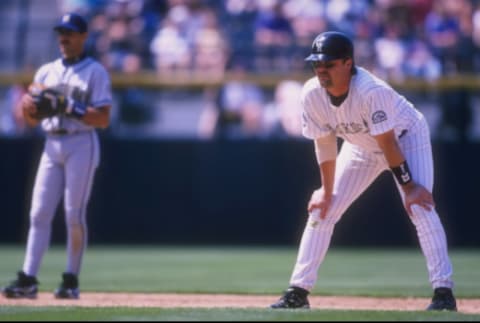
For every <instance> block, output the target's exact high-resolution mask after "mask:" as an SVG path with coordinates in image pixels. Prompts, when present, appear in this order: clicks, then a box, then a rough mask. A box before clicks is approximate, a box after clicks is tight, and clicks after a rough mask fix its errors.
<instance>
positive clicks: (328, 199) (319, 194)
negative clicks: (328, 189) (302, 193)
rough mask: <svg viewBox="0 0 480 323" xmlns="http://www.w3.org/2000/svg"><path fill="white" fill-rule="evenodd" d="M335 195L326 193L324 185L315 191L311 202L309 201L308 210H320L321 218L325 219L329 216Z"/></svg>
mask: <svg viewBox="0 0 480 323" xmlns="http://www.w3.org/2000/svg"><path fill="white" fill-rule="evenodd" d="M333 198H334V196H333V194H326V193H325V190H324V189H323V187H321V188H319V189H318V190H316V191H314V192H313V194H312V197H311V198H310V202H309V203H308V212H310V213H311V212H313V211H315V210H319V211H320V219H325V217H326V216H327V212H328V209H329V208H330V205H331V204H332V200H333Z"/></svg>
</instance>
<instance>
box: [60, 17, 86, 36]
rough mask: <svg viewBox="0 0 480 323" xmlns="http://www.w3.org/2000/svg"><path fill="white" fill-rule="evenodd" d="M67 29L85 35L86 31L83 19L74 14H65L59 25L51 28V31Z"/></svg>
mask: <svg viewBox="0 0 480 323" xmlns="http://www.w3.org/2000/svg"><path fill="white" fill-rule="evenodd" d="M60 29H68V30H72V31H76V32H78V33H85V32H87V30H88V27H87V22H86V21H85V19H84V18H83V17H82V16H80V15H78V14H76V13H67V14H65V15H63V16H62V18H61V20H60V22H59V23H57V24H56V25H55V27H53V30H55V31H58V30H60Z"/></svg>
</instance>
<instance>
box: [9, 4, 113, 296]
mask: <svg viewBox="0 0 480 323" xmlns="http://www.w3.org/2000/svg"><path fill="white" fill-rule="evenodd" d="M87 29H88V28H87V22H86V21H85V19H84V18H83V17H82V16H80V15H77V14H73V13H72V14H66V15H64V16H63V17H62V18H61V21H60V22H59V23H58V24H57V25H55V27H54V30H55V32H56V34H57V36H58V44H59V48H60V51H61V54H62V57H61V58H59V59H57V60H55V61H53V62H50V63H47V64H45V65H43V66H41V67H40V68H39V69H38V71H37V72H36V74H35V76H34V80H33V83H34V84H40V85H42V86H43V87H45V88H49V89H54V90H55V91H56V92H55V93H60V94H61V95H60V97H59V98H55V97H52V96H50V97H49V98H50V99H51V100H56V99H58V100H59V101H58V102H57V101H55V102H53V105H54V106H55V107H56V108H57V105H60V100H61V102H64V109H62V110H59V113H57V114H55V115H53V116H50V117H47V118H43V119H41V120H39V119H38V118H36V117H35V115H36V112H37V109H38V108H39V104H38V102H37V101H35V100H34V98H33V97H32V95H30V94H26V95H24V96H23V98H22V101H21V103H20V106H19V109H22V111H23V116H24V118H25V120H26V121H27V123H28V124H29V125H30V126H32V127H33V126H36V125H38V124H40V125H41V127H42V129H43V130H44V131H45V133H46V140H45V146H44V150H43V153H42V156H41V159H40V163H39V166H38V171H37V175H36V179H35V184H34V185H35V186H34V189H33V196H32V202H31V209H30V229H29V232H28V242H27V247H26V255H25V259H24V263H23V269H22V270H21V271H19V272H18V273H17V279H16V280H14V281H12V282H11V283H10V285H8V286H7V287H5V288H3V290H2V293H3V295H4V296H5V297H8V298H36V296H37V291H38V289H37V285H38V281H37V278H36V276H37V274H38V271H39V268H40V265H41V261H42V258H43V256H44V254H45V252H46V250H47V248H48V246H49V243H50V234H51V222H52V219H53V217H54V214H55V210H56V208H57V206H58V204H59V202H60V199H61V198H62V196H63V197H64V204H65V205H64V209H65V222H66V229H67V237H68V238H67V247H66V249H67V262H66V268H65V272H64V273H63V275H62V278H63V279H62V281H61V284H60V286H59V288H58V289H56V290H55V292H54V295H55V297H56V298H65V299H76V298H79V293H80V292H79V282H78V277H79V274H80V269H81V264H82V256H83V254H84V252H85V248H86V245H87V222H86V208H87V203H88V200H89V197H90V192H91V188H92V183H93V179H94V173H95V169H96V168H97V166H98V164H99V161H100V151H99V140H98V137H97V133H96V131H95V128H106V127H107V126H108V125H109V120H110V109H111V104H112V93H111V82H110V78H109V75H108V73H107V71H106V70H105V69H104V68H103V66H102V65H100V64H99V63H98V62H96V61H95V60H93V59H92V58H89V57H88V56H87V55H86V53H85V49H84V45H85V41H86V40H87V36H88V30H87ZM52 91H53V90H52Z"/></svg>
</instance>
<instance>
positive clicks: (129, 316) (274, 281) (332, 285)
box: [0, 245, 480, 321]
mask: <svg viewBox="0 0 480 323" xmlns="http://www.w3.org/2000/svg"><path fill="white" fill-rule="evenodd" d="M450 255H451V258H452V262H453V265H454V279H455V282H456V288H455V292H456V296H457V297H458V298H480V271H479V270H478V268H480V252H479V250H451V251H450ZM23 256H24V246H10V245H0V259H1V262H0V284H2V285H4V284H6V283H8V282H9V281H10V280H12V279H13V278H14V275H15V272H16V271H17V270H18V269H20V268H21V266H22V263H23ZM295 257H296V249H295V248H267V247H256V248H254V247H248V248H247V247H243V248H241V247H226V246H209V247H171V246H142V247H131V246H115V247H111V246H90V247H89V249H88V250H87V253H86V254H85V258H84V265H83V271H82V276H81V289H82V291H83V292H87V291H89V292H95V291H98V292H147V293H173V292H175V293H235V294H259V295H261V294H268V295H280V293H281V291H282V290H283V289H284V288H285V287H286V286H287V284H288V279H289V277H290V274H291V270H292V267H293V264H294V261H295ZM64 263H65V252H64V249H63V246H62V247H60V246H54V247H52V248H50V250H49V251H48V252H47V254H46V256H45V258H44V260H43V265H42V268H41V271H40V273H39V275H38V278H39V280H40V286H39V288H40V291H45V292H50V291H52V290H53V289H54V288H55V287H56V286H57V285H58V283H59V279H60V274H61V272H62V271H63V270H64ZM313 294H315V295H352V296H380V297H430V296H431V288H430V285H429V283H428V278H427V272H426V268H425V261H424V258H423V256H422V254H421V252H420V250H416V249H411V250H402V249H394V250H389V249H339V248H332V249H331V250H330V252H329V253H328V254H327V257H326V259H325V262H324V264H323V266H322V267H321V268H320V271H319V280H318V283H317V285H316V288H315V290H314V291H313ZM266 305H267V306H268V304H266ZM0 320H1V321H12V320H22V321H31V320H35V321H39V320H49V321H51V320H72V321H75V320H77V321H78V320H82V321H83V320H102V321H111V320H114V321H120V320H157V321H158V320H163V321H165V320H169V321H170V320H184V321H204V320H205V321H212V320H223V321H226V320H228V321H233V320H235V321H238V320H244V321H250V320H261V321H283V320H285V321H292V320H293V321H301V320H317V321H325V320H355V321H377V320H387V321H396V320H406V321H410V320H426V321H429V320H430V321H439V320H445V321H447V320H457V321H466V320H472V321H479V320H480V315H466V314H460V313H427V312H393V311H340V310H328V311H327V310H311V311H272V310H269V309H265V310H262V309H194V308H192V309H189V308H183V309H180V308H168V309H161V308H158V309H157V308H76V307H73V308H72V307H21V306H3V307H0Z"/></svg>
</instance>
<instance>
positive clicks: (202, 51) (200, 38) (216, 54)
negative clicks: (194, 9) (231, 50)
mask: <svg viewBox="0 0 480 323" xmlns="http://www.w3.org/2000/svg"><path fill="white" fill-rule="evenodd" d="M200 17H201V18H202V23H201V25H200V26H199V28H198V29H197V31H196V33H195V40H194V42H193V49H192V51H193V70H194V71H195V72H196V73H198V74H199V75H208V76H209V77H212V78H219V77H223V74H224V72H225V68H226V64H227V59H228V43H227V41H226V39H225V37H224V35H223V34H222V33H221V31H220V28H219V26H218V21H217V18H216V16H215V12H214V11H213V10H211V9H208V8H205V9H203V10H202V11H201V13H200Z"/></svg>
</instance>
